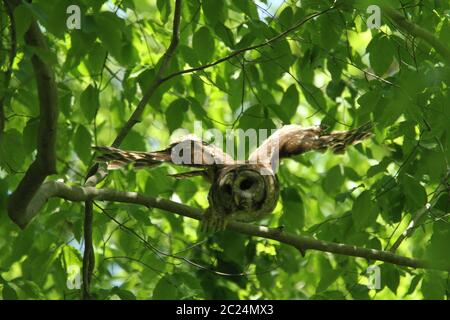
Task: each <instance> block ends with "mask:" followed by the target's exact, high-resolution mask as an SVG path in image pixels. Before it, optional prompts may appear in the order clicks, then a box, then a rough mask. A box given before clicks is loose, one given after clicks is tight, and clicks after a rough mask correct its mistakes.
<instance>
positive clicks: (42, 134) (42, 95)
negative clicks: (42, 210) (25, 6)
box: [8, 0, 58, 228]
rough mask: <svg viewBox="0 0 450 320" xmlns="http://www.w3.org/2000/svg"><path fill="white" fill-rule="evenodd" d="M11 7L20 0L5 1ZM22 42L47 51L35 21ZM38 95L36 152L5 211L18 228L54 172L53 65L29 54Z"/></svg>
mask: <svg viewBox="0 0 450 320" xmlns="http://www.w3.org/2000/svg"><path fill="white" fill-rule="evenodd" d="M8 3H9V4H10V6H11V8H12V9H13V10H14V9H15V8H16V7H17V6H18V5H19V3H20V2H19V1H14V0H10V1H8ZM25 43H26V44H27V45H28V46H30V47H34V48H36V49H38V50H39V52H41V53H42V54H43V55H45V54H46V53H47V52H49V49H48V47H47V44H46V42H45V38H44V36H43V34H42V32H41V30H40V29H39V26H38V24H37V23H36V22H35V21H32V22H31V25H30V27H29V29H28V31H27V32H26V34H25ZM31 63H32V66H33V70H34V73H35V77H36V84H37V91H38V96H39V110H40V113H39V118H40V119H39V131H38V137H37V155H36V159H35V160H34V162H33V163H32V164H31V165H30V167H29V168H28V170H27V171H26V173H25V176H24V177H23V178H22V180H21V181H20V183H19V185H18V187H17V188H16V190H15V191H14V192H13V193H12V194H11V196H10V197H9V202H8V214H9V216H10V217H11V219H12V220H13V221H14V222H15V223H16V224H17V225H19V226H20V227H21V228H24V227H25V226H26V222H25V221H26V217H25V216H26V208H27V206H28V204H29V202H30V201H31V200H32V198H33V197H34V195H35V193H36V192H37V191H38V189H39V188H40V187H41V185H42V183H43V182H44V180H45V178H46V177H47V176H49V175H51V174H54V173H56V151H55V145H56V126H57V119H58V97H57V87H56V83H55V79H54V73H53V70H52V68H51V67H50V66H49V65H47V64H46V63H45V62H44V61H43V60H42V59H41V58H40V57H39V56H38V55H37V54H33V56H32V57H31Z"/></svg>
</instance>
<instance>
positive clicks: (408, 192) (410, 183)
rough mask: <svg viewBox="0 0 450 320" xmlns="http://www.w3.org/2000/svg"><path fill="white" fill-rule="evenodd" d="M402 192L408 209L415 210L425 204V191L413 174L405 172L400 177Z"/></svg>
mask: <svg viewBox="0 0 450 320" xmlns="http://www.w3.org/2000/svg"><path fill="white" fill-rule="evenodd" d="M401 182H402V187H403V192H404V193H405V196H406V204H407V206H408V207H409V209H410V210H417V209H420V208H422V207H423V206H425V203H426V202H427V193H426V191H425V188H424V187H423V186H422V185H421V184H420V183H419V181H417V180H416V179H415V178H414V177H413V176H411V175H409V174H405V175H403V177H402V181H401Z"/></svg>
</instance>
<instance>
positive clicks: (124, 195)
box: [26, 181, 450, 271]
mask: <svg viewBox="0 0 450 320" xmlns="http://www.w3.org/2000/svg"><path fill="white" fill-rule="evenodd" d="M52 197H59V198H63V199H65V200H68V201H75V202H81V201H86V200H91V201H92V200H100V201H110V202H121V203H129V204H138V205H143V206H146V207H148V208H159V209H162V210H165V211H167V212H170V213H175V214H178V215H181V216H184V217H188V218H192V219H195V220H201V219H202V216H203V210H201V209H197V208H193V207H189V206H187V205H184V204H181V203H177V202H173V201H170V200H167V199H163V198H160V197H157V198H154V197H148V196H145V195H142V194H139V193H136V192H125V191H118V190H114V189H97V188H94V187H78V186H68V185H66V184H64V183H62V182H57V181H49V182H46V183H45V184H43V185H42V187H41V189H40V190H39V192H38V193H37V194H36V196H35V197H34V199H33V200H32V201H31V202H30V204H29V206H28V208H27V215H26V217H27V222H29V221H31V219H33V217H34V216H35V215H37V213H38V212H39V211H40V210H41V208H42V207H43V206H44V205H45V203H46V202H47V200H48V199H50V198H52ZM227 229H228V230H231V231H235V232H239V233H242V234H246V235H250V236H257V237H262V238H266V239H272V240H276V241H279V242H281V243H285V244H288V245H291V246H293V247H295V248H297V249H298V250H300V251H303V250H317V251H323V252H330V253H335V254H341V255H346V256H353V257H360V258H365V259H369V260H378V261H384V262H387V263H392V264H396V265H400V266H406V267H410V268H426V269H436V270H444V271H450V265H434V264H432V263H431V262H429V261H425V260H420V259H413V258H408V257H404V256H400V255H396V254H394V253H392V252H388V251H381V250H374V249H367V248H361V247H357V246H353V245H347V244H342V243H334V242H328V241H323V240H318V239H314V238H312V237H307V236H301V235H294V234H290V233H287V232H284V231H282V230H280V229H277V228H276V229H271V228H267V227H263V226H257V225H252V224H247V223H241V222H236V221H232V222H230V223H229V224H228V225H227Z"/></svg>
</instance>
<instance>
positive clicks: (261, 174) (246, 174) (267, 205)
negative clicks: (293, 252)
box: [208, 164, 279, 221]
mask: <svg viewBox="0 0 450 320" xmlns="http://www.w3.org/2000/svg"><path fill="white" fill-rule="evenodd" d="M278 193H279V188H278V181H277V178H276V176H275V175H274V174H273V172H272V170H271V169H270V168H266V167H265V166H261V165H258V164H237V165H231V166H226V167H224V168H223V169H222V170H220V172H219V173H218V174H217V176H216V179H215V181H214V182H213V185H212V188H211V189H210V192H209V196H208V198H209V202H210V205H211V206H212V208H213V209H214V211H215V212H217V213H219V214H221V215H223V216H227V217H229V218H233V219H235V220H240V221H254V220H258V219H261V218H262V217H263V216H264V214H266V213H270V212H272V210H273V209H274V208H275V206H276V202H277V199H278Z"/></svg>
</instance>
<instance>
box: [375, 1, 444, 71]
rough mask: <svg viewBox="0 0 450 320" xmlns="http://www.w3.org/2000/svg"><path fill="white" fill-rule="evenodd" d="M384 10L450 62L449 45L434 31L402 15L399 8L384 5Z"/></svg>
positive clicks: (393, 19) (406, 30)
mask: <svg viewBox="0 0 450 320" xmlns="http://www.w3.org/2000/svg"><path fill="white" fill-rule="evenodd" d="M382 9H383V12H384V13H385V14H386V15H387V16H388V17H389V18H390V19H391V20H392V21H393V22H394V23H395V24H396V25H397V26H399V27H400V28H401V29H403V31H405V32H407V33H409V34H410V35H412V36H414V37H417V38H421V39H423V40H424V41H425V42H427V43H428V44H429V45H430V46H431V47H433V48H434V50H436V52H437V53H439V54H440V55H441V56H442V57H443V58H444V60H445V62H446V63H448V64H450V49H449V47H448V45H445V44H444V43H442V42H441V41H440V40H439V39H438V38H437V37H436V36H435V35H434V34H433V33H431V32H430V31H428V30H426V29H424V28H422V27H420V26H418V25H416V24H414V23H412V22H411V21H409V20H408V19H407V18H406V17H405V16H404V15H402V14H401V13H400V12H398V11H397V10H395V9H393V8H391V7H389V6H383V7H382Z"/></svg>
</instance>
